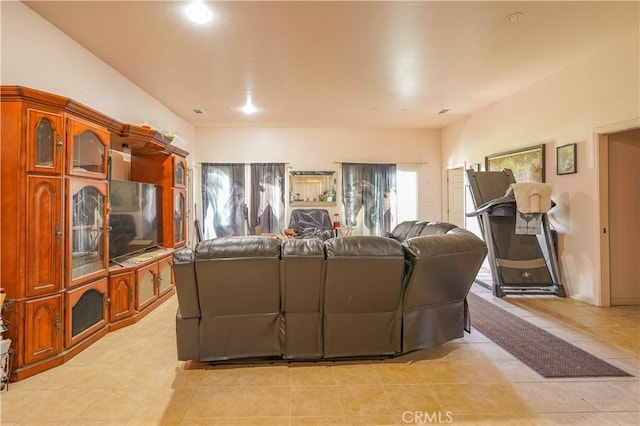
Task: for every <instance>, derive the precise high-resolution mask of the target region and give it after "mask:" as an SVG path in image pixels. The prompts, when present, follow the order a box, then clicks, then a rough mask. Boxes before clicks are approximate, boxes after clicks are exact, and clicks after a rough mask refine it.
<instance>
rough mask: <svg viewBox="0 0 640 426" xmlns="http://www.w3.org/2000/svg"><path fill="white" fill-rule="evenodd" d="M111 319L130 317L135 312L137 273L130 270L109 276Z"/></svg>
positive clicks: (113, 320) (112, 320)
mask: <svg viewBox="0 0 640 426" xmlns="http://www.w3.org/2000/svg"><path fill="white" fill-rule="evenodd" d="M109 299H110V303H109V321H111V322H116V321H119V320H121V319H124V318H129V317H130V316H132V315H133V314H134V312H135V308H136V305H135V274H134V273H133V272H128V273H125V274H121V275H115V276H111V277H109Z"/></svg>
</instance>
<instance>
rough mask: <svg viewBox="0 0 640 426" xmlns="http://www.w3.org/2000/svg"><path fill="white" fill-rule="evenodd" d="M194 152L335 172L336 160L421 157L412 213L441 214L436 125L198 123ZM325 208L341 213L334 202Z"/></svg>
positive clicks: (216, 159)
mask: <svg viewBox="0 0 640 426" xmlns="http://www.w3.org/2000/svg"><path fill="white" fill-rule="evenodd" d="M196 157H197V159H198V161H199V162H203V163H206V162H210V163H252V162H281V163H289V165H290V166H291V170H335V171H337V172H338V173H339V172H340V165H339V164H336V163H340V162H361V163H427V164H424V165H421V166H420V167H419V171H418V173H419V175H418V179H419V182H418V188H419V189H418V199H419V205H418V215H419V219H422V220H440V219H441V172H440V170H441V165H440V158H441V154H440V131H439V130H419V129H356V128H333V129H330V128H322V129H319V128H198V129H196ZM196 176H199V170H197V171H196ZM338 182H340V176H339V174H338ZM339 186H340V184H338V190H339ZM197 197H199V195H197V196H196V198H195V199H196V200H198V199H199V198H197ZM338 200H340V193H338ZM198 204H200V202H198ZM329 210H330V213H331V214H333V213H336V212H337V213H341V212H340V211H339V207H336V208H333V209H329Z"/></svg>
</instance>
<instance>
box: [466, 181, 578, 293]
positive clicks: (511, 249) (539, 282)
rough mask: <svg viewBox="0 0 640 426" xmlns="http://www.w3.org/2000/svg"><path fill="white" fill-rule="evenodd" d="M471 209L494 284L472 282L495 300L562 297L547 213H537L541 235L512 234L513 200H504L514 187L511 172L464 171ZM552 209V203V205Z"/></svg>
mask: <svg viewBox="0 0 640 426" xmlns="http://www.w3.org/2000/svg"><path fill="white" fill-rule="evenodd" d="M466 174H467V178H468V182H469V186H470V189H471V195H472V198H473V203H474V208H475V211H473V212H471V213H467V217H474V216H475V217H477V218H478V222H479V223H480V230H481V231H482V235H483V238H484V241H485V244H486V245H487V249H488V255H487V259H488V261H489V266H490V267H491V277H492V279H493V285H491V286H490V285H488V284H487V283H483V282H481V281H478V280H476V282H478V283H479V284H480V285H483V286H484V287H487V288H489V289H490V290H492V291H493V294H494V295H495V296H497V297H503V296H505V295H508V294H521V295H522V294H550V295H556V296H559V297H566V295H567V294H566V292H565V289H564V286H563V285H562V283H561V282H560V269H559V266H558V258H557V254H556V247H555V244H554V241H553V237H552V232H551V229H550V226H549V218H548V217H547V214H546V213H539V214H540V215H541V217H540V221H541V233H540V234H536V235H528V234H519V233H516V215H517V214H518V211H517V208H516V200H515V198H514V197H512V196H505V194H506V193H507V190H508V189H509V186H510V185H511V184H512V183H516V180H515V177H514V176H513V173H512V171H511V170H510V169H504V170H502V171H500V172H497V171H490V172H477V171H475V170H472V169H469V170H466ZM551 206H552V207H553V206H555V203H553V202H551Z"/></svg>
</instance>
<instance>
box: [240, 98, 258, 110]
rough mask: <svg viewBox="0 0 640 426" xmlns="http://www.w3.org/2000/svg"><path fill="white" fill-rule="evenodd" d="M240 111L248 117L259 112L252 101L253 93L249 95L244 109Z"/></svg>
mask: <svg viewBox="0 0 640 426" xmlns="http://www.w3.org/2000/svg"><path fill="white" fill-rule="evenodd" d="M240 110H241V111H242V112H244V113H245V114H247V115H251V114H254V113H256V112H257V111H258V108H256V107H255V106H254V105H253V102H252V101H251V93H247V102H246V103H245V104H244V106H243V107H242V108H240Z"/></svg>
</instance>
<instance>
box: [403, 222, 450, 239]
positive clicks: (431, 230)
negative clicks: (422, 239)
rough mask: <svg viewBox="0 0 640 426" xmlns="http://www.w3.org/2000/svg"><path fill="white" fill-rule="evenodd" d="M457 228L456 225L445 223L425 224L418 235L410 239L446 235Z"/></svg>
mask: <svg viewBox="0 0 640 426" xmlns="http://www.w3.org/2000/svg"><path fill="white" fill-rule="evenodd" d="M454 228H457V226H456V225H454V224H452V223H447V222H427V223H426V224H425V225H424V227H423V228H422V230H421V231H420V233H419V234H418V235H412V237H418V236H423V235H437V234H446V233H447V232H449V231H451V230H452V229H454Z"/></svg>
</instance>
